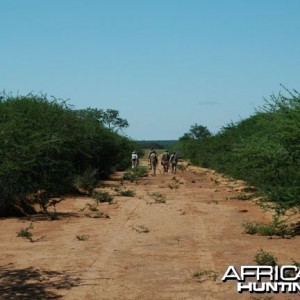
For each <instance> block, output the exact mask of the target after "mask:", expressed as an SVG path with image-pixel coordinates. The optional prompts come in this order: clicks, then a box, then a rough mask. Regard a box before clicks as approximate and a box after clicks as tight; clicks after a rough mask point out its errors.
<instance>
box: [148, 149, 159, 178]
mask: <svg viewBox="0 0 300 300" xmlns="http://www.w3.org/2000/svg"><path fill="white" fill-rule="evenodd" d="M148 159H149V164H150V166H151V170H152V173H153V175H155V174H156V166H157V163H158V158H157V153H156V151H155V150H154V149H153V148H152V149H151V151H150V153H149V155H148Z"/></svg>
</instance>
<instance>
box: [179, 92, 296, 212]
mask: <svg viewBox="0 0 300 300" xmlns="http://www.w3.org/2000/svg"><path fill="white" fill-rule="evenodd" d="M285 92H287V93H288V97H285V96H283V95H282V94H281V93H280V94H279V95H278V96H274V95H272V96H271V97H270V99H269V100H265V103H264V105H263V107H261V108H259V109H258V110H257V111H256V113H255V114H254V115H253V116H251V117H249V118H247V119H244V120H241V121H239V122H237V123H230V124H228V125H226V126H224V127H223V128H222V129H221V130H220V132H218V133H216V134H215V135H211V136H205V137H203V138H199V139H193V138H187V139H180V140H179V141H178V143H177V144H176V145H174V146H173V147H174V148H176V147H177V149H179V150H180V151H181V152H183V154H184V156H185V157H186V158H187V159H190V161H191V162H192V163H193V164H196V165H200V166H202V167H208V168H211V169H214V170H216V171H218V172H221V173H224V174H226V175H229V176H231V177H233V178H236V179H243V180H245V181H246V182H247V183H248V184H250V185H253V186H255V187H256V189H257V192H259V193H263V194H264V195H266V196H267V197H268V199H270V200H272V201H275V202H276V203H279V204H280V205H281V206H283V207H292V206H299V205H300V185H299V181H300V168H299V166H300V143H299V140H300V94H299V93H298V92H297V91H295V90H293V91H289V90H287V89H285Z"/></svg>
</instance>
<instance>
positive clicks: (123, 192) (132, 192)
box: [118, 190, 135, 197]
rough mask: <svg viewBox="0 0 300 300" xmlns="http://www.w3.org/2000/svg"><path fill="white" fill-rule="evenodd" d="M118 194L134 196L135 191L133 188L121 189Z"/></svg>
mask: <svg viewBox="0 0 300 300" xmlns="http://www.w3.org/2000/svg"><path fill="white" fill-rule="evenodd" d="M118 195H120V196H124V197H134V195H135V192H134V191H133V190H125V191H119V192H118Z"/></svg>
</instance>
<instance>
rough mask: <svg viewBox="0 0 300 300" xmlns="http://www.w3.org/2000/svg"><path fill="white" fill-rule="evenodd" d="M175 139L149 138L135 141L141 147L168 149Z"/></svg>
mask: <svg viewBox="0 0 300 300" xmlns="http://www.w3.org/2000/svg"><path fill="white" fill-rule="evenodd" d="M176 142H177V141H176V140H149V141H144V140H143V141H137V143H138V144H139V145H140V147H141V148H143V149H151V148H154V149H168V148H169V147H170V146H172V145H174V144H175V143H176Z"/></svg>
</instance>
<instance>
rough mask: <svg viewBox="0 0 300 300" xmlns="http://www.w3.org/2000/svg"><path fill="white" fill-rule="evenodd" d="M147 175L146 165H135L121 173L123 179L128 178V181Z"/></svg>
mask: <svg viewBox="0 0 300 300" xmlns="http://www.w3.org/2000/svg"><path fill="white" fill-rule="evenodd" d="M146 176H148V169H147V167H137V168H136V169H133V170H132V169H131V170H127V171H126V172H125V173H124V175H123V180H129V181H130V182H134V181H136V180H137V179H138V178H142V177H146Z"/></svg>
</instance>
